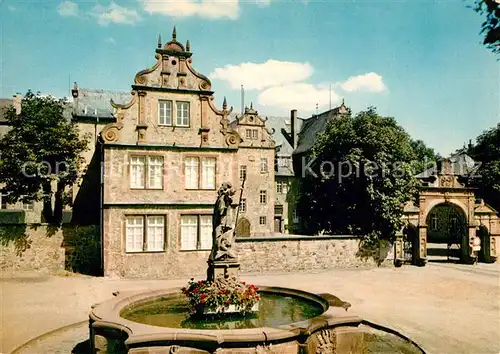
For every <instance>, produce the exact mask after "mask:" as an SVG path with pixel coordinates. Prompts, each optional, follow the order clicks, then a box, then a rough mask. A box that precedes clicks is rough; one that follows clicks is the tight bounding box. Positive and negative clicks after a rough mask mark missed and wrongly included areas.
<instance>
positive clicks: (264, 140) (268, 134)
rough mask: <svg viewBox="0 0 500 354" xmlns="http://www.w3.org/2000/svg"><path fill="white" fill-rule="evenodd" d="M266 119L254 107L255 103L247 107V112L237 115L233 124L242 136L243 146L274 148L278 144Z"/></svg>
mask: <svg viewBox="0 0 500 354" xmlns="http://www.w3.org/2000/svg"><path fill="white" fill-rule="evenodd" d="M266 121H267V118H263V117H261V116H259V114H258V112H257V111H256V110H255V109H253V104H250V108H248V107H245V113H243V114H242V115H240V116H237V117H236V120H235V121H234V122H233V123H232V124H231V126H232V127H233V128H234V130H235V131H237V132H238V133H239V135H240V136H241V139H242V143H241V145H242V146H247V147H273V148H274V147H275V145H276V142H275V141H274V139H273V137H272V134H273V133H274V132H273V131H270V130H269V129H268V128H267V126H266Z"/></svg>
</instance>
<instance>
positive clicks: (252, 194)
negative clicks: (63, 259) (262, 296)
mask: <svg viewBox="0 0 500 354" xmlns="http://www.w3.org/2000/svg"><path fill="white" fill-rule="evenodd" d="M189 47H190V46H189V42H188V43H186V46H184V45H182V44H181V43H179V42H178V41H177V39H176V33H175V30H174V33H173V36H172V40H171V41H170V42H168V43H166V44H165V45H164V46H161V45H159V47H158V49H156V60H157V62H156V64H155V65H154V66H153V67H151V68H150V69H146V70H143V71H141V72H139V73H137V75H136V76H135V83H134V85H132V95H131V97H130V101H129V102H128V103H124V104H118V103H115V102H111V103H112V106H113V107H114V109H115V114H114V116H115V117H116V121H115V122H111V123H109V124H107V125H106V126H104V128H103V129H102V131H101V133H100V139H101V142H102V148H103V201H102V206H103V208H104V212H103V226H102V227H103V249H104V274H106V275H107V274H119V275H130V274H132V273H136V271H137V270H138V269H141V267H149V268H148V273H147V274H149V275H167V274H174V273H175V272H176V271H177V270H176V268H178V267H179V266H178V265H179V264H182V267H184V268H185V269H186V270H187V269H191V267H197V264H198V263H199V262H198V261H197V260H198V259H203V260H205V261H206V259H207V257H208V253H207V251H206V249H207V247H208V248H210V247H211V242H212V241H211V231H210V235H208V236H209V237H208V238H209V240H208V241H207V229H208V227H210V228H211V226H210V225H207V223H211V217H210V216H211V214H212V208H213V204H214V202H215V200H216V197H217V188H219V186H220V185H221V184H222V183H223V182H230V183H232V185H233V186H234V188H235V189H238V188H239V187H240V186H241V184H242V182H243V179H245V186H244V192H243V198H244V206H242V208H241V212H240V214H239V217H240V219H239V220H243V222H244V223H246V226H245V229H246V235H242V236H253V235H256V234H258V235H271V234H272V230H273V224H272V222H273V220H272V215H273V213H274V200H275V189H274V179H275V178H274V177H275V176H274V172H275V171H274V169H273V162H274V156H275V142H274V140H273V138H272V135H271V131H269V130H268V129H267V127H266V120H265V119H263V118H262V117H260V116H259V115H258V112H256V111H255V110H254V109H253V108H252V107H250V108H247V109H245V112H244V114H242V115H240V116H237V117H236V119H235V120H234V121H233V122H230V120H229V117H230V114H231V112H232V108H228V106H227V103H226V100H225V99H224V104H223V107H222V110H219V109H218V108H216V106H215V104H214V96H213V92H212V91H210V89H211V83H210V81H209V79H208V78H206V77H205V76H204V75H202V74H200V73H198V72H196V71H195V69H194V68H193V66H192V53H191V52H190V48H189ZM149 161H155V162H156V163H157V165H156V167H155V169H154V171H155V172H152V171H153V169H152V167H150V165H149ZM137 164H139V165H140V166H139V167H137ZM141 164H143V165H141ZM153 174H154V175H153ZM245 176H246V177H245ZM152 179H154V181H153V182H151V181H152ZM239 196H240V192H239V191H238V192H237V193H236V195H235V196H234V200H233V203H235V204H234V210H233V220H234V219H235V217H234V214H235V213H236V212H237V211H236V210H237V208H236V206H237V204H238V201H239ZM141 217H143V220H144V221H141V220H140V218H141ZM152 217H155V220H156V221H158V220H160V221H158V222H160V223H161V224H162V228H163V231H160V229H159V228H156V230H157V232H160V233H162V235H163V236H162V237H163V238H164V245H163V246H161V247H160V248H161V249H157V248H156V249H155V251H153V252H150V251H148V248H147V247H146V246H144V248H143V250H144V251H145V252H141V251H140V250H138V248H141V246H140V245H138V244H136V245H135V249H134V251H133V252H131V251H130V248H127V247H129V246H127V240H128V241H129V242H143V243H144V244H146V243H147V242H148V241H147V240H146V238H147V237H148V236H147V232H148V230H150V229H148V227H147V226H146V225H145V224H147V223H148V222H149V220H150V218H152ZM181 217H185V220H188V219H189V221H187V222H192V223H195V224H193V225H195V226H193V225H191V226H192V227H194V229H193V228H192V227H190V226H185V228H184V230H190V231H189V232H195V233H197V235H198V236H197V237H198V240H197V241H195V243H196V245H191V246H189V247H191V248H190V249H189V251H187V250H185V249H186V247H187V246H184V249H183V248H182V245H183V242H184V241H181V237H184V240H185V241H186V240H187V237H188V236H182V231H181V230H182V226H181ZM190 217H192V218H190ZM193 218H194V219H193ZM196 218H198V219H196ZM130 220H132V221H130ZM131 222H138V223H144V229H143V231H137V232H139V233H142V235H141V236H137V235H136V236H131V235H132V232H133V231H131V230H132V228H133V227H130V223H131ZM127 223H128V224H127ZM202 223H205V224H204V227H205V228H204V229H203V230H204V231H203V232H205V233H202V231H200V230H201V228H202V227H203V226H202ZM127 225H129V227H128V228H127ZM196 229H197V230H198V231H193V230H196ZM185 232H186V234H185V235H187V232H188V231H185ZM127 235H128V236H127ZM190 235H191V234H190ZM200 235H201V236H200ZM133 237H143V240H142V241H137V240H135V241H132V240H131V239H132V238H133ZM189 237H192V235H191V236H189ZM157 241H158V242H161V240H157ZM186 242H187V241H186ZM192 248H195V249H192ZM190 264H193V266H191V265H190ZM138 265H141V267H139V266H138ZM204 267H205V265H204ZM192 270H194V269H192Z"/></svg>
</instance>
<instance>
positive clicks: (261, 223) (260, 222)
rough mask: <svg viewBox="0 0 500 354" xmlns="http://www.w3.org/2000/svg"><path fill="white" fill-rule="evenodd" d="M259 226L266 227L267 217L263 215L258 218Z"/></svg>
mask: <svg viewBox="0 0 500 354" xmlns="http://www.w3.org/2000/svg"><path fill="white" fill-rule="evenodd" d="M262 220H264V222H262ZM259 225H260V226H263V225H267V217H266V216H265V215H260V216H259Z"/></svg>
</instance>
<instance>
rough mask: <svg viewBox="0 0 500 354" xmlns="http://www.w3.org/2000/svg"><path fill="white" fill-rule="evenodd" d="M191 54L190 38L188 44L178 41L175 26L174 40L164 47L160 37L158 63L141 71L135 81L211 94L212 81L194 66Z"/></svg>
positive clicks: (141, 84)
mask: <svg viewBox="0 0 500 354" xmlns="http://www.w3.org/2000/svg"><path fill="white" fill-rule="evenodd" d="M191 56H192V53H191V45H190V43H189V40H188V41H187V42H186V46H184V45H182V44H181V43H180V42H178V41H177V33H176V29H175V27H174V30H173V32H172V40H171V41H170V42H167V43H166V44H165V45H164V46H163V47H162V44H161V37H159V38H158V48H157V49H156V55H155V58H156V60H157V61H156V63H155V64H154V65H153V66H152V67H151V68H149V69H145V70H142V71H139V72H138V73H137V74H136V75H135V79H134V82H135V84H136V85H137V86H145V87H152V88H170V89H176V90H180V89H184V90H196V91H208V92H207V93H210V94H211V93H212V92H210V91H209V90H210V89H211V88H212V83H211V82H210V80H209V79H208V78H207V77H206V76H205V75H202V74H200V73H199V72H197V71H196V70H195V69H194V68H193V66H192V58H191Z"/></svg>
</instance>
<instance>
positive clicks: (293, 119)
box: [290, 109, 299, 150]
mask: <svg viewBox="0 0 500 354" xmlns="http://www.w3.org/2000/svg"><path fill="white" fill-rule="evenodd" d="M290 124H291V127H290V130H291V131H290V135H291V138H292V139H291V140H292V144H291V145H292V147H293V149H294V150H295V149H296V148H297V143H298V140H299V127H298V121H297V110H296V109H292V110H291V112H290Z"/></svg>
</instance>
